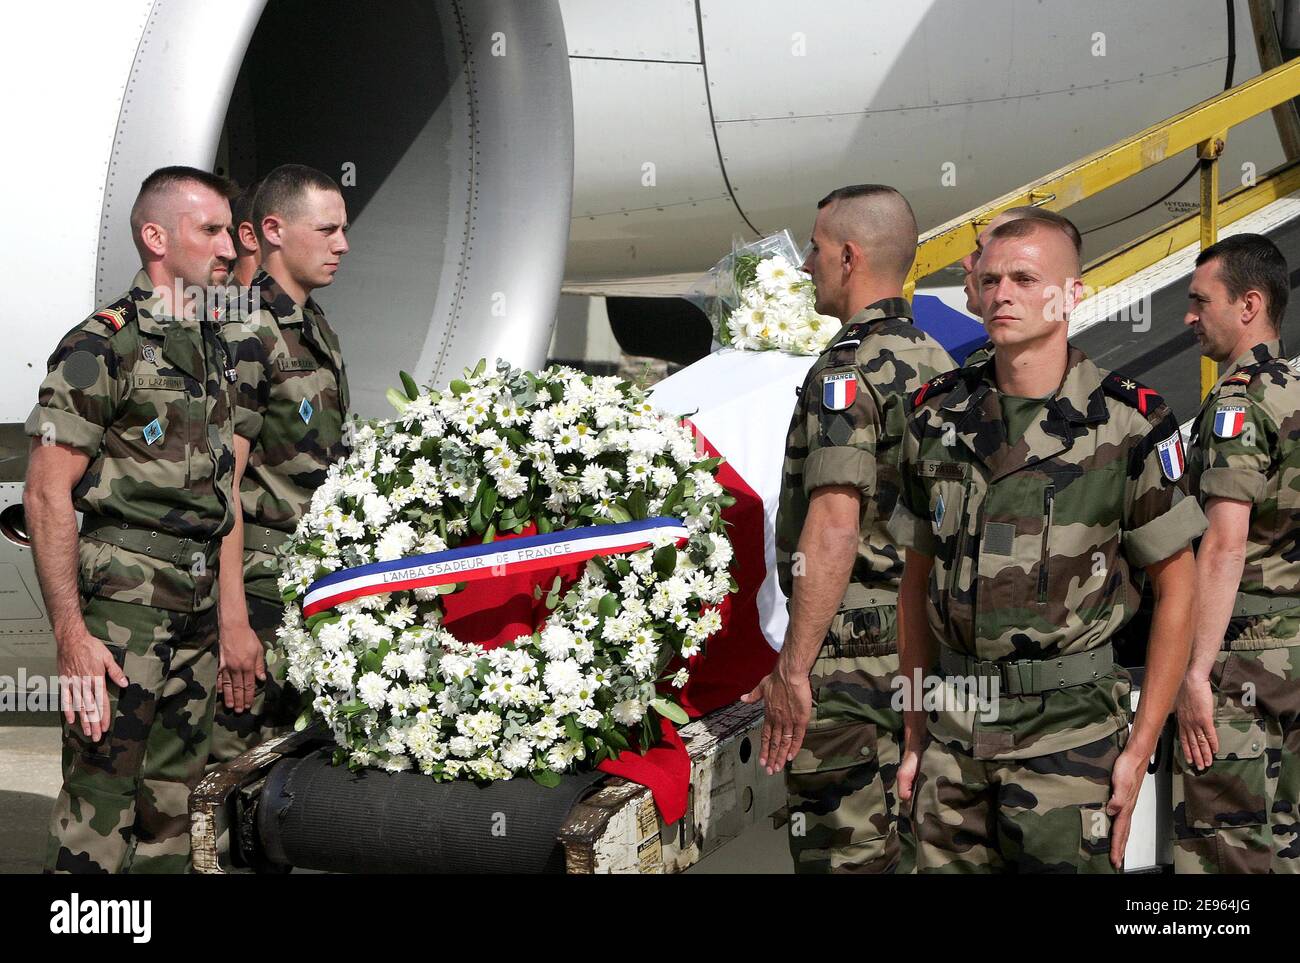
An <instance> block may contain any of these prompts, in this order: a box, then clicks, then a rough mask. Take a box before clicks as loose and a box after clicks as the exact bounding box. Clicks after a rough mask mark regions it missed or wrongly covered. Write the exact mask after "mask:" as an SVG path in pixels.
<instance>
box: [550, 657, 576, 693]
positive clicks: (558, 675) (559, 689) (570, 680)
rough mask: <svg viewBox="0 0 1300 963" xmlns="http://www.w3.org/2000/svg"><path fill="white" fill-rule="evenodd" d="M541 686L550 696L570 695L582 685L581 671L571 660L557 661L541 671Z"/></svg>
mask: <svg viewBox="0 0 1300 963" xmlns="http://www.w3.org/2000/svg"><path fill="white" fill-rule="evenodd" d="M542 684H543V685H545V686H546V691H547V692H550V693H551V694H552V695H571V694H572V693H574V692H575V691H577V689H578V687H579V686H581V685H582V669H581V667H580V666H579V665H578V663H577V662H575V661H574V660H573V659H557V660H556V661H554V662H551V663H549V664H548V665H547V666H546V668H545V669H544V670H543V671H542Z"/></svg>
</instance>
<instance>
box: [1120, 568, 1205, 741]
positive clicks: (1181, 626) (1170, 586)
mask: <svg viewBox="0 0 1300 963" xmlns="http://www.w3.org/2000/svg"><path fill="white" fill-rule="evenodd" d="M1148 573H1149V574H1150V575H1151V576H1152V589H1153V592H1154V595H1155V611H1154V613H1153V615H1152V619H1151V639H1150V642H1149V644H1148V645H1147V660H1146V673H1145V675H1144V677H1143V681H1142V698H1141V700H1140V701H1139V702H1138V711H1137V718H1136V719H1134V721H1133V734H1132V736H1131V738H1130V746H1131V747H1132V748H1133V750H1134V751H1135V752H1138V753H1140V754H1142V755H1144V756H1145V755H1150V754H1151V753H1152V752H1153V751H1155V747H1156V741H1157V740H1158V739H1159V738H1160V730H1161V729H1163V728H1164V724H1165V719H1166V718H1167V717H1168V716H1169V712H1170V710H1171V709H1172V708H1173V704H1174V699H1175V698H1176V697H1177V695H1178V690H1179V688H1180V687H1181V686H1182V684H1183V676H1184V674H1185V673H1186V672H1187V658H1188V655H1189V653H1190V651H1191V637H1192V611H1193V607H1194V602H1195V599H1194V592H1195V587H1196V564H1195V561H1194V560H1193V558H1192V550H1191V549H1190V548H1184V549H1183V550H1182V551H1180V552H1179V553H1178V554H1176V555H1174V556H1172V557H1170V558H1168V559H1166V560H1165V561H1163V562H1160V563H1157V564H1156V565H1153V566H1152V567H1151V568H1150V569H1148Z"/></svg>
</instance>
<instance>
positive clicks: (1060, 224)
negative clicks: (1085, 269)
mask: <svg viewBox="0 0 1300 963" xmlns="http://www.w3.org/2000/svg"><path fill="white" fill-rule="evenodd" d="M1003 214H1013V215H1015V218H1016V219H1015V220H1014V221H1007V222H1006V223H1005V224H999V225H998V226H997V227H996V228H994V229H993V232H992V233H991V234H989V238H990V239H992V238H995V237H1025V236H1026V235H1027V234H1028V233H1029V232H1030V231H1031V230H1032V229H1033V225H1034V224H1035V223H1038V224H1046V225H1048V226H1050V227H1054V228H1056V229H1057V230H1058V231H1060V232H1061V233H1062V234H1064V235H1065V236H1066V237H1068V238H1069V239H1070V243H1071V244H1073V245H1074V253H1075V254H1076V255H1077V256H1078V257H1080V258H1082V257H1083V235H1082V234H1080V233H1079V229H1078V228H1077V227H1075V226H1074V221H1072V220H1070V219H1069V218H1068V217H1066V216H1065V215H1064V214H1057V213H1056V211H1045V210H1043V209H1042V208H1041V207H1030V206H1029V205H1024V206H1022V207H1008V208H1007V209H1006V210H1005V211H1001V212H999V213H998V214H997V215H996V216H997V217H1001V216H1002V215H1003ZM1021 221H1025V222H1028V223H1027V225H1026V226H1023V227H1020V228H1017V229H1016V230H1015V231H1007V233H1005V234H1004V233H1003V231H1006V229H1007V228H1008V227H1010V226H1011V225H1012V224H1016V223H1019V222H1021Z"/></svg>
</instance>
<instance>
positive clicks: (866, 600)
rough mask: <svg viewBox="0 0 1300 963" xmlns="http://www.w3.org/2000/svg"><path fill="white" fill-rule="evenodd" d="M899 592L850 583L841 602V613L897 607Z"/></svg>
mask: <svg viewBox="0 0 1300 963" xmlns="http://www.w3.org/2000/svg"><path fill="white" fill-rule="evenodd" d="M897 604H898V590H897V589H893V588H881V587H879V586H875V585H863V584H861V583H860V582H850V583H849V587H848V590H847V591H845V593H844V598H843V600H842V601H841V602H840V609H839V610H840V611H841V612H847V611H849V610H850V609H867V608H872V607H874V606H878V605H890V606H893V605H897Z"/></svg>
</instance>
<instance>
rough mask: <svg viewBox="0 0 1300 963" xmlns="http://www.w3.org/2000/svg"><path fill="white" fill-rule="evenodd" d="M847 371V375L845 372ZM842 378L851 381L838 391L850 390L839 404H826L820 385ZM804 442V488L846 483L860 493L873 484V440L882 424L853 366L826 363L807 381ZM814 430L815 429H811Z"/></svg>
mask: <svg viewBox="0 0 1300 963" xmlns="http://www.w3.org/2000/svg"><path fill="white" fill-rule="evenodd" d="M846 376H850V377H851V380H850V377H846ZM837 379H839V380H843V381H846V382H847V383H848V384H849V385H851V386H852V387H851V388H849V389H845V388H841V389H840V391H842V392H843V391H847V390H852V391H853V392H854V394H853V396H852V398H851V400H850V401H849V402H848V404H847V405H846V406H845V407H844V408H842V409H839V410H836V409H834V408H831V407H828V406H827V405H826V404H825V398H824V394H825V391H826V390H827V389H826V388H825V387H824V386H825V385H826V384H827V383H828V382H829V383H835V381H836V380H837ZM809 388H810V390H811V392H812V397H811V398H809V399H808V419H809V426H808V427H809V431H808V435H809V438H810V439H812V438H814V437H815V438H816V442H815V443H814V444H810V445H809V452H808V458H807V460H806V461H805V462H804V468H803V487H804V492H805V493H807V494H808V495H812V493H813V491H815V490H816V489H818V488H825V487H826V486H828V485H851V486H853V487H854V488H856V489H858V490H859V491H860V492H862V494H864V495H871V494H873V493H874V492H875V490H876V443H877V441H878V440H879V438H880V434H881V430H882V419H881V416H880V408H879V405H878V403H877V401H876V397H875V395H874V394H873V393H872V391H871V389H870V388H869V387H868V386H867V382H866V380H865V379H864V378H863V377H862V373H861V372H860V371H858V369H857V367H856V366H850V367H839V368H827V369H826V370H824V371H822V372H821V374H820V376H819V377H818V379H817V380H816V381H815V382H814V383H813V384H812V385H810V386H809ZM814 432H815V434H814Z"/></svg>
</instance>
